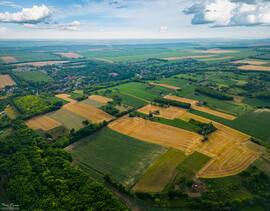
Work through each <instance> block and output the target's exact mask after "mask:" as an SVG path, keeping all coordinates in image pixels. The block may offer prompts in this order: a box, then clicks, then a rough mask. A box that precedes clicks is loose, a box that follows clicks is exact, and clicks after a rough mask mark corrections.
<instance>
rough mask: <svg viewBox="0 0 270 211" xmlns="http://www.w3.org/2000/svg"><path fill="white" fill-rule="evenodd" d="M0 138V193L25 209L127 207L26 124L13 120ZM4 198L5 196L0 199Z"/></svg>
mask: <svg viewBox="0 0 270 211" xmlns="http://www.w3.org/2000/svg"><path fill="white" fill-rule="evenodd" d="M12 130H13V132H12V134H11V135H9V136H8V137H6V138H5V139H4V140H1V141H0V160H1V162H0V163H1V165H0V173H1V175H0V178H1V180H0V181H1V183H0V185H1V191H3V190H5V191H4V192H3V193H1V196H2V195H3V198H5V199H6V200H7V202H8V201H9V202H12V203H14V204H18V205H19V207H20V209H22V210H125V209H126V208H125V207H124V206H123V205H122V204H121V203H120V202H119V201H118V200H116V198H115V197H114V196H113V195H112V194H111V193H110V192H109V191H108V190H107V189H106V188H104V186H102V185H100V184H98V183H96V182H95V181H93V180H92V179H90V178H89V177H88V175H86V174H85V173H84V172H82V171H81V170H79V169H78V168H76V167H74V166H73V165H71V162H72V158H71V156H70V155H69V154H68V153H67V152H65V151H64V150H63V149H61V148H56V147H52V146H50V145H49V144H48V142H47V141H46V140H45V139H44V138H42V137H40V136H39V135H37V134H36V133H35V132H33V131H32V130H31V129H29V128H27V127H26V126H25V125H24V123H23V122H21V121H15V122H13V124H12ZM1 200H3V199H1Z"/></svg>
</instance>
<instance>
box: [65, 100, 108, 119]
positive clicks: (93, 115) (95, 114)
mask: <svg viewBox="0 0 270 211" xmlns="http://www.w3.org/2000/svg"><path fill="white" fill-rule="evenodd" d="M62 108H63V109H65V110H68V111H71V112H73V113H75V114H77V115H80V116H82V117H84V118H86V119H87V120H89V121H91V122H93V123H100V122H103V121H110V120H112V119H113V117H112V116H111V115H109V114H107V113H105V112H104V111H102V110H101V109H98V108H96V107H94V106H91V105H88V104H85V103H82V102H79V103H68V104H66V105H64V106H63V107H62Z"/></svg>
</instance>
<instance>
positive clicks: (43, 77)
mask: <svg viewBox="0 0 270 211" xmlns="http://www.w3.org/2000/svg"><path fill="white" fill-rule="evenodd" d="M16 76H18V77H19V78H21V79H22V80H25V81H31V82H51V81H53V79H52V78H51V77H50V76H48V75H47V74H45V73H43V72H39V71H25V72H18V73H16Z"/></svg>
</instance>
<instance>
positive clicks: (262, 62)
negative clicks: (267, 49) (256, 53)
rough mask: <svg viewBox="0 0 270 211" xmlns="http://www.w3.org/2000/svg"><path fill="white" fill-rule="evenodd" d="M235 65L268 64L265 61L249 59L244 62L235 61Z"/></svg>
mask: <svg viewBox="0 0 270 211" xmlns="http://www.w3.org/2000/svg"><path fill="white" fill-rule="evenodd" d="M232 63H234V64H249V65H264V64H267V63H268V62H265V61H259V60H249V59H243V60H237V61H233V62H232Z"/></svg>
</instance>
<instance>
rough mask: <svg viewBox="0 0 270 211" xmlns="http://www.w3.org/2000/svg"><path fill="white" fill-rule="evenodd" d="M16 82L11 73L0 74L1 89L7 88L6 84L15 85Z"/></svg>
mask: <svg viewBox="0 0 270 211" xmlns="http://www.w3.org/2000/svg"><path fill="white" fill-rule="evenodd" d="M14 85H16V83H15V82H14V81H13V79H12V78H11V77H10V75H0V89H3V88H5V87H6V86H14Z"/></svg>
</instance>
